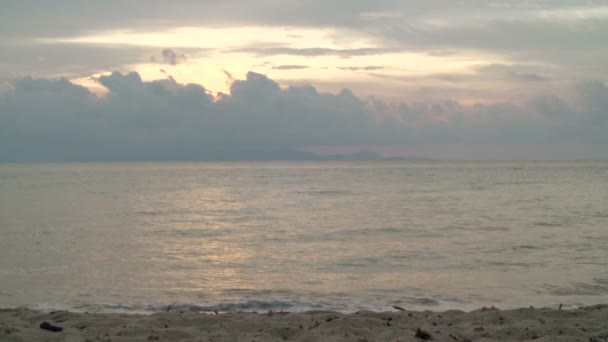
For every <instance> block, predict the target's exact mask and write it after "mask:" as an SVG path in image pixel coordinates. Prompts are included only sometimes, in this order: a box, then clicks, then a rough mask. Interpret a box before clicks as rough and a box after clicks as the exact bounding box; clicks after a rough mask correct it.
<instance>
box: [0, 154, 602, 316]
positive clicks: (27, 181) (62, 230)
mask: <svg viewBox="0 0 608 342" xmlns="http://www.w3.org/2000/svg"><path fill="white" fill-rule="evenodd" d="M0 233H1V238H0V306H4V307H7V306H8V307H12V306H21V305H26V306H31V307H37V308H71V309H76V310H81V311H86V310H88V311H93V310H101V311H128V310H136V311H146V310H163V309H165V308H166V307H167V305H169V304H171V303H175V304H174V306H173V307H174V308H182V309H184V308H185V309H187V308H191V309H195V310H216V309H217V310H269V309H272V310H290V311H299V310H307V309H332V310H341V311H353V310H358V309H374V310H383V309H389V308H391V306H392V305H399V306H403V307H407V308H410V309H432V310H441V309H447V308H458V309H465V310H467V309H473V308H477V307H480V306H483V305H487V306H489V305H495V306H498V307H501V308H511V307H519V306H529V305H534V306H556V305H558V304H560V303H563V304H565V305H572V306H576V305H580V304H597V303H606V302H608V248H607V246H608V163H603V162H597V163H590V162H584V163H583V162H576V163H574V162H573V163H532V162H525V163H523V162H522V163H449V162H426V163H421V162H322V163H316V162H294V163H287V162H286V163H133V164H129V163H114V164H112V163H110V164H0Z"/></svg>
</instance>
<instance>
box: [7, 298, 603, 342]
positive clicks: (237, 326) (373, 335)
mask: <svg viewBox="0 0 608 342" xmlns="http://www.w3.org/2000/svg"><path fill="white" fill-rule="evenodd" d="M44 322H48V323H50V324H51V325H53V326H58V327H61V328H63V330H62V331H60V332H52V331H48V330H44V329H41V328H40V325H41V324H42V323H44ZM0 340H1V341H7V342H9V341H11V342H12V341H114V342H119V341H424V340H430V341H528V340H535V341H569V342H572V341H585V342H590V341H591V342H594V341H597V342H601V341H608V305H596V306H589V307H584V308H578V309H573V310H556V309H537V308H522V309H514V310H499V309H495V308H482V309H479V310H475V311H472V312H468V313H467V312H463V311H457V310H450V311H445V312H431V311H424V312H415V311H400V310H395V311H393V312H370V311H360V312H357V313H351V314H344V313H337V312H327V311H311V312H305V313H287V312H266V313H241V312H230V313H218V314H202V313H196V312H183V311H171V312H166V313H157V314H152V315H129V314H94V313H72V312H65V311H57V312H51V313H42V312H37V311H32V310H29V309H6V310H1V311H0Z"/></svg>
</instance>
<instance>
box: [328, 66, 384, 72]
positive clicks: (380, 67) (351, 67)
mask: <svg viewBox="0 0 608 342" xmlns="http://www.w3.org/2000/svg"><path fill="white" fill-rule="evenodd" d="M338 69H340V70H350V71H376V70H382V69H384V67H383V66H376V65H368V66H364V67H353V66H350V67H338Z"/></svg>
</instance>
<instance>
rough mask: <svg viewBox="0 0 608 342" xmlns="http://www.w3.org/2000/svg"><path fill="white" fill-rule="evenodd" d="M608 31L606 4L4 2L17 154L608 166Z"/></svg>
mask: <svg viewBox="0 0 608 342" xmlns="http://www.w3.org/2000/svg"><path fill="white" fill-rule="evenodd" d="M607 36H608V3H607V2H606V1H604V0H577V1H574V0H504V1H485V0H484V1H482V0H467V1H464V0H428V1H414V0H375V1H371V0H334V1H328V0H324V1H320V0H308V1H296V0H259V1H246V0H223V1H206V0H201V1H194V0H182V1H168V0H124V1H122V0H121V1H119V0H104V1H98V0H91V1H81V0H78V1H77V0H55V1H44V0H37V1H34V0H0V161H78V160H87V161H88V160H182V159H183V160H197V159H208V158H210V156H217V155H221V154H227V153H233V152H234V151H240V153H242V151H260V150H263V151H269V150H280V151H287V150H296V149H297V150H305V151H313V152H316V153H352V152H357V151H361V150H371V151H376V152H378V153H382V154H384V155H386V156H411V157H421V158H437V159H608V134H606V130H607V129H608V66H607V65H606V62H605V61H606V60H608V40H607V38H606V37H607ZM252 153H253V152H252Z"/></svg>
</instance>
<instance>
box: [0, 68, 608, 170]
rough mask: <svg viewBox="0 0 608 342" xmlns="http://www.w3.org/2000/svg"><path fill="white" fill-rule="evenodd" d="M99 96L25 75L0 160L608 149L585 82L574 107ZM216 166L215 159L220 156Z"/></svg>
mask: <svg viewBox="0 0 608 342" xmlns="http://www.w3.org/2000/svg"><path fill="white" fill-rule="evenodd" d="M98 81H99V83H100V84H102V85H103V86H104V87H106V88H107V89H108V94H107V95H106V96H105V97H104V98H99V97H97V96H95V95H94V94H92V93H91V92H89V91H88V90H87V89H86V88H83V87H80V86H77V85H74V84H72V83H71V82H69V81H67V80H65V79H55V80H50V79H32V78H22V79H18V80H15V81H13V82H12V88H11V90H9V91H5V92H4V93H2V94H1V95H0V160H5V161H6V160H142V159H147V160H180V159H183V160H193V159H206V158H209V155H210V154H209V153H211V152H210V151H218V150H222V151H224V150H231V151H242V150H250V149H268V148H275V149H277V148H278V149H293V148H298V147H301V146H315V145H323V146H331V145H349V144H350V145H374V144H409V143H415V144H420V143H433V144H439V143H476V144H479V143H482V144H487V143H493V144H497V143H570V142H574V143H592V144H599V145H601V146H606V145H608V138H607V136H606V134H605V131H606V129H608V101H607V100H606V99H608V89H607V88H606V86H605V85H604V84H603V83H602V82H586V83H582V84H580V85H579V86H577V87H576V88H575V89H574V93H572V96H573V97H574V98H575V99H576V101H574V102H568V101H566V100H564V99H562V98H560V97H557V96H555V95H552V96H551V95H547V96H539V97H537V98H535V100H534V101H533V102H532V103H529V104H523V105H515V104H512V103H498V104H487V105H484V104H478V105H475V106H463V105H461V104H459V103H457V102H454V101H438V102H409V103H401V104H391V103H387V102H383V101H381V100H378V99H368V100H362V99H360V98H357V97H356V96H355V95H353V93H352V92H351V91H349V90H347V89H345V90H343V91H341V92H339V93H337V94H327V93H320V92H318V91H317V90H316V89H315V88H314V87H313V86H291V87H288V88H285V89H283V88H281V87H280V86H279V85H278V84H277V83H276V82H275V81H273V80H272V79H269V78H268V77H266V76H264V75H261V74H256V73H252V72H250V73H249V74H248V75H247V78H246V79H245V80H235V81H234V82H233V83H232V85H231V89H230V94H224V95H221V96H219V97H218V98H215V99H214V98H213V97H212V96H211V95H209V94H208V92H207V91H206V89H205V88H204V87H202V86H200V85H195V84H179V83H177V82H176V81H175V80H173V79H171V78H170V79H165V80H159V81H151V82H146V81H143V80H142V79H141V77H140V76H139V74H137V73H128V74H121V73H117V72H115V73H113V74H111V75H107V76H102V77H100V78H99V79H98ZM215 156H216V157H217V154H216V155H215Z"/></svg>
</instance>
